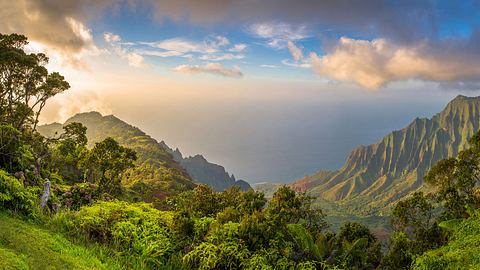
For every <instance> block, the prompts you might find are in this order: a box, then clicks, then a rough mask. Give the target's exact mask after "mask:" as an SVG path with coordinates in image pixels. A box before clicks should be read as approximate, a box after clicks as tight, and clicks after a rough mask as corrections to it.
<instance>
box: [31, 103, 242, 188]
mask: <svg viewBox="0 0 480 270" xmlns="http://www.w3.org/2000/svg"><path fill="white" fill-rule="evenodd" d="M72 122H78V123H82V124H83V125H85V126H86V127H87V137H88V142H89V147H93V145H94V144H95V143H96V142H99V141H102V140H103V139H105V138H106V137H113V138H115V139H116V140H117V141H118V142H119V143H120V144H122V145H125V146H127V147H130V148H133V149H134V150H135V151H136V152H137V155H138V157H139V159H138V162H137V165H139V166H138V168H136V169H135V170H132V171H130V172H129V174H128V177H127V179H126V182H127V184H128V185H130V186H133V187H135V190H138V192H139V193H141V194H142V197H149V196H153V197H164V196H165V195H169V192H170V191H182V190H187V189H190V188H192V187H193V186H195V183H194V182H198V183H204V184H207V185H210V186H212V187H213V188H215V189H216V190H219V191H220V190H224V189H226V188H228V187H230V186H232V185H239V186H240V187H241V188H242V189H248V188H250V186H249V185H248V183H246V182H244V181H241V180H240V181H236V180H235V178H234V177H233V175H232V176H230V175H229V174H228V173H227V172H226V171H225V169H224V168H223V167H222V166H219V165H216V164H212V163H209V162H208V161H207V160H206V159H205V158H203V156H195V157H188V158H183V157H182V154H181V153H180V151H179V150H178V149H177V150H176V151H173V150H172V149H171V148H170V147H168V145H166V144H165V143H164V142H163V141H162V142H157V141H156V140H155V139H153V138H152V137H150V136H149V135H147V134H145V132H143V131H141V130H140V129H139V128H137V127H134V126H132V125H129V124H127V123H126V122H124V121H122V120H120V119H118V118H117V117H115V116H113V115H108V116H102V115H101V114H100V113H98V112H89V113H80V114H77V115H75V116H73V117H71V118H70V119H68V120H67V121H66V122H65V124H69V123H72ZM62 127H63V125H62V124H59V123H53V124H49V125H43V126H40V127H39V128H38V131H39V132H40V133H42V134H43V135H44V136H47V137H51V136H54V135H55V133H56V132H57V133H61V132H62ZM145 183H147V185H145ZM152 185H153V186H155V187H156V188H154V189H153V190H151V188H152Z"/></svg>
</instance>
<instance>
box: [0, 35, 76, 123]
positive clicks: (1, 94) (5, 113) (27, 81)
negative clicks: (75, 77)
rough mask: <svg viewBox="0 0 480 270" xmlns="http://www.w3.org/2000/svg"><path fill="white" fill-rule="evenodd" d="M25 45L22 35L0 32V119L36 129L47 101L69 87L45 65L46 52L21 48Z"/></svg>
mask: <svg viewBox="0 0 480 270" xmlns="http://www.w3.org/2000/svg"><path fill="white" fill-rule="evenodd" d="M27 44H28V41H27V38H26V37H25V36H23V35H18V34H10V35H4V34H0V122H1V123H3V124H11V125H12V126H13V127H15V128H16V129H23V128H25V127H32V128H33V129H35V128H36V125H37V123H38V117H39V116H40V113H41V111H42V109H43V108H44V107H45V105H46V103H47V100H48V99H50V98H51V97H53V96H55V95H56V94H59V93H61V92H63V91H65V90H67V89H68V88H70V85H69V84H68V82H66V81H65V79H64V77H63V76H61V75H60V74H59V73H57V72H53V73H49V72H48V70H47V69H46V68H45V65H46V64H47V63H48V57H47V56H46V55H45V54H43V53H30V54H27V53H26V52H25V51H24V47H25V46H26V45H27Z"/></svg>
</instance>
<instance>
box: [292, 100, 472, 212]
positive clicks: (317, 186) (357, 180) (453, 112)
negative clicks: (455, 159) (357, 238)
mask: <svg viewBox="0 0 480 270" xmlns="http://www.w3.org/2000/svg"><path fill="white" fill-rule="evenodd" d="M479 128H480V97H465V96H462V95H459V96H457V97H456V98H454V99H453V100H452V101H450V102H449V103H448V104H447V106H446V107H445V108H444V109H443V110H442V111H441V112H439V113H437V114H435V115H434V116H433V117H432V118H415V119H414V120H413V121H412V122H411V123H410V124H409V125H408V126H407V127H405V128H403V129H400V130H396V131H393V132H390V133H389V134H387V135H386V136H385V137H383V138H382V139H380V140H379V141H378V142H376V143H374V144H371V145H366V146H365V145H360V146H358V147H356V148H354V149H353V150H352V151H351V152H350V154H349V155H348V156H347V159H346V162H345V164H344V165H343V166H342V167H341V168H340V169H339V170H337V171H334V172H331V173H328V174H327V175H325V174H322V176H321V177H320V176H318V175H312V176H307V177H305V178H303V179H300V180H297V181H296V182H294V184H293V187H295V188H296V189H297V190H303V191H307V192H308V193H310V194H312V195H314V196H316V197H319V198H321V199H325V200H329V201H336V202H339V203H341V204H350V205H355V207H362V208H363V211H367V212H369V211H370V212H371V211H372V209H374V211H377V210H378V209H381V208H385V207H388V206H389V205H391V204H393V203H395V202H396V201H397V200H398V199H399V198H401V197H403V196H404V195H406V194H408V193H410V192H412V191H414V190H417V189H419V188H421V187H422V185H423V176H424V175H425V174H426V172H427V171H428V169H429V168H430V167H431V166H433V165H434V164H435V163H436V162H437V161H438V160H440V159H443V158H446V157H451V156H455V155H456V154H457V153H458V152H459V151H461V150H463V149H465V147H466V146H467V145H468V138H470V137H471V136H472V135H473V134H474V132H475V131H477V130H478V129H479ZM365 209H366V210H365Z"/></svg>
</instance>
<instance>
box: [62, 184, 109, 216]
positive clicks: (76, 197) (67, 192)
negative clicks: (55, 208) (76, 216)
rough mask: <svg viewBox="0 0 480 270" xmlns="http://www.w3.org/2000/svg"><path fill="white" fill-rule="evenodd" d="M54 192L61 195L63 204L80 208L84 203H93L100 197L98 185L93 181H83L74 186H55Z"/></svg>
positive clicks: (75, 208) (74, 208) (72, 207)
mask: <svg viewBox="0 0 480 270" xmlns="http://www.w3.org/2000/svg"><path fill="white" fill-rule="evenodd" d="M53 189H54V193H55V194H57V195H60V196H59V197H60V201H61V203H62V205H64V206H66V207H67V208H70V209H73V210H78V209H80V207H81V206H83V205H88V204H91V203H93V202H94V201H95V200H97V199H98V198H100V192H99V191H98V186H97V185H96V184H92V183H81V184H75V185H73V186H66V187H61V186H58V185H57V186H54V188H53Z"/></svg>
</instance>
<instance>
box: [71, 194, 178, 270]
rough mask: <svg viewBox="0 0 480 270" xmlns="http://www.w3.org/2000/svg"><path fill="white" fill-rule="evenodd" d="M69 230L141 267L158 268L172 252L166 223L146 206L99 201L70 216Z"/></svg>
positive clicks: (156, 211) (166, 221) (171, 241)
mask: <svg viewBox="0 0 480 270" xmlns="http://www.w3.org/2000/svg"><path fill="white" fill-rule="evenodd" d="M73 218H74V222H73V223H72V224H71V226H72V227H73V228H72V229H75V230H77V233H78V234H84V235H86V236H87V237H88V239H90V240H93V241H95V242H99V243H103V244H106V245H108V246H110V247H112V248H113V249H115V250H117V251H119V252H121V253H122V254H125V256H129V259H130V258H131V260H135V261H136V264H137V265H140V266H141V268H158V267H159V266H161V265H163V264H164V263H166V262H167V261H168V260H169V257H170V256H171V255H172V254H173V252H174V251H175V248H176V247H175V245H174V241H173V240H172V238H171V236H170V235H171V233H170V230H169V228H168V225H167V224H168V222H169V221H168V220H166V218H165V215H162V214H161V213H160V211H159V210H157V209H155V208H153V207H151V206H150V205H149V204H146V203H135V204H130V203H126V202H118V201H115V202H99V203H96V204H94V205H92V206H84V207H82V208H80V210H79V211H78V212H77V213H75V214H73Z"/></svg>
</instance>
